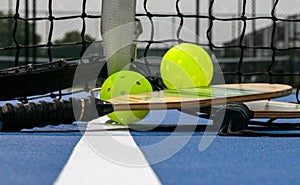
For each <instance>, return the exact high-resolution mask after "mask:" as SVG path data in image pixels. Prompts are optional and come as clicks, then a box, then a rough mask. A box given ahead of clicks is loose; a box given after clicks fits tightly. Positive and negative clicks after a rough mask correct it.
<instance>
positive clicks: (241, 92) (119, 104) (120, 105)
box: [108, 83, 292, 110]
mask: <svg viewBox="0 0 300 185" xmlns="http://www.w3.org/2000/svg"><path fill="white" fill-rule="evenodd" d="M291 92H292V87H290V86H288V85H280V84H263V83H253V84H225V85H213V86H210V87H199V88H193V89H179V90H166V91H157V92H148V93H139V94H134V95H125V96H120V97H117V98H113V99H110V100H108V101H109V102H111V103H112V104H113V106H114V110H128V109H131V110H149V109H153V110H161V109H189V108H195V107H199V106H211V105H212V104H223V103H226V102H233V101H237V102H247V101H255V100H264V99H270V98H276V97H281V96H287V95H289V94H291Z"/></svg>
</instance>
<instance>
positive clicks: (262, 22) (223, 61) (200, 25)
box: [0, 0, 300, 99]
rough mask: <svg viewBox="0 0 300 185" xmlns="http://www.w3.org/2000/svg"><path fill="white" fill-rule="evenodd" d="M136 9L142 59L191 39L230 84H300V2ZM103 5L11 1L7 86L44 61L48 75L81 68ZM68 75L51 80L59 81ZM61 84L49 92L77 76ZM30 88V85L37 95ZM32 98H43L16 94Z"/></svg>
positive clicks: (90, 0) (191, 2) (187, 3)
mask: <svg viewBox="0 0 300 185" xmlns="http://www.w3.org/2000/svg"><path fill="white" fill-rule="evenodd" d="M133 6H136V16H135V17H136V20H137V22H139V24H138V28H137V30H139V31H138V32H139V33H138V36H137V37H136V38H135V42H136V43H137V54H136V55H137V58H142V57H145V58H147V57H149V56H158V57H161V56H163V54H164V53H165V52H166V51H167V50H168V49H169V48H170V47H172V46H173V45H175V44H178V43H182V42H189V43H195V44H198V45H200V46H203V47H207V48H209V49H210V50H211V51H212V52H213V53H214V55H215V56H216V59H217V61H218V63H219V64H220V66H221V68H222V71H223V74H224V77H225V81H226V82H228V83H237V82H238V83H244V82H270V83H275V82H276V83H285V84H290V85H293V86H298V84H299V82H300V81H299V75H300V73H299V70H300V69H299V66H300V65H298V62H299V54H298V53H299V52H298V50H299V49H300V47H299V41H300V40H299V34H300V29H299V25H300V24H299V22H300V12H299V7H300V3H298V2H297V1H293V2H292V3H290V4H286V3H285V2H284V1H283V0H268V1H259V0H252V1H246V0H241V1H240V0H228V1H226V2H224V1H220V0H206V1H204V0H184V1H183V0H165V1H159V0H151V1H150V0H137V1H136V4H133ZM101 8H102V1H95V0H81V1H76V2H73V1H71V0H60V1H58V0H48V1H43V2H41V1H36V0H13V1H12V0H7V1H6V2H4V3H3V6H2V7H1V8H0V24H1V28H0V33H1V35H2V37H1V39H0V67H1V71H0V77H1V78H2V79H3V80H2V81H1V83H4V84H5V82H7V79H8V78H7V76H8V75H10V77H11V76H17V75H18V74H19V73H20V72H22V71H26V70H28V66H30V67H31V69H32V66H36V65H37V64H39V65H41V64H43V65H44V67H43V69H45V68H46V69H47V70H48V69H49V66H51V67H53V66H54V67H55V66H56V65H57V66H58V67H59V66H64V65H67V66H70V65H71V66H73V65H74V64H75V63H80V62H82V57H84V56H85V52H86V50H87V48H88V47H89V45H90V44H91V43H95V42H98V43H102V42H103V38H102V35H101V31H100V26H101V25H100V23H101V19H102V11H101ZM115 11H118V10H115ZM93 57H94V58H93V59H92V61H94V60H95V56H93ZM103 57H105V56H104V54H103V51H102V50H101V48H99V53H98V54H97V57H96V58H97V61H102V60H104V59H103ZM61 58H63V59H64V60H59V59H61ZM70 62H71V63H70ZM151 62H153V61H151V60H149V61H147V64H148V65H151ZM154 62H155V61H154ZM54 64H55V65H54ZM61 64H64V65H61ZM24 65H25V66H26V67H24ZM73 67H74V66H73ZM38 69H39V68H38ZM68 69H70V68H68ZM72 69H73V68H72ZM69 71H70V72H69V73H70V74H72V72H73V71H72V70H69ZM61 75H63V73H59V74H55V75H52V77H51V76H49V78H53V79H54V80H53V81H55V79H57V81H58V78H61ZM105 75H107V74H104V75H103V76H105ZM27 76H30V74H27ZM26 78H27V77H26ZM35 78H37V77H35ZM27 79H28V78H27ZM16 81H17V78H16ZM33 81H34V79H33ZM43 83H45V82H43ZM10 84H11V83H10ZM54 84H55V85H53V88H50V89H48V91H56V90H62V89H63V88H67V87H68V86H70V85H72V84H71V79H70V80H69V82H68V83H64V85H60V84H62V82H57V83H54ZM19 85H21V84H19ZM40 85H41V84H37V85H36V86H35V87H34V88H40ZM28 86H29V85H27V86H26V87H25V86H24V85H23V86H22V88H23V89H26V88H27V89H28V90H27V91H30V90H29V87H28ZM14 88H15V86H14V85H11V86H8V85H7V86H6V89H7V90H6V94H1V96H2V97H5V96H8V94H11V92H12V91H13V90H11V91H9V89H14ZM30 88H33V87H32V86H31V87H30ZM46 91H47V90H46V89H45V90H43V91H38V93H39V94H40V93H46ZM32 94H36V93H24V94H22V93H21V94H15V95H14V97H17V96H18V97H20V96H22V97H23V96H27V95H32ZM8 98H13V97H12V96H8ZM4 99H5V98H4Z"/></svg>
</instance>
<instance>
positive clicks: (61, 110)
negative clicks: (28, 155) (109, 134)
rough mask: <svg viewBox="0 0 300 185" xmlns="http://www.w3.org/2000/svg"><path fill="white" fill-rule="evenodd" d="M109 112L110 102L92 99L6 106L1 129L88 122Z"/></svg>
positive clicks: (0, 118) (1, 113)
mask: <svg viewBox="0 0 300 185" xmlns="http://www.w3.org/2000/svg"><path fill="white" fill-rule="evenodd" d="M111 112H113V105H112V104H111V103H109V102H106V101H102V100H99V99H96V98H93V97H89V98H85V99H76V98H70V99H69V100H63V101H58V100H54V101H53V102H45V101H40V102H38V103H32V102H30V103H26V104H16V105H12V104H9V103H8V104H6V105H4V106H2V107H0V130H1V131H20V130H22V129H24V128H27V129H30V128H33V127H44V126H47V125H54V126H56V125H59V124H71V123H73V122H74V121H90V120H92V119H96V118H98V117H100V116H104V115H106V114H109V113H111Z"/></svg>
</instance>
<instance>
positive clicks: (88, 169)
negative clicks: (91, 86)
mask: <svg viewBox="0 0 300 185" xmlns="http://www.w3.org/2000/svg"><path fill="white" fill-rule="evenodd" d="M100 119H101V120H100V121H101V123H105V122H106V120H107V117H102V118H100ZM98 121H99V120H98ZM97 125H98V127H99V125H100V124H99V123H98V124H93V123H89V124H88V127H93V128H94V129H97ZM101 129H102V130H103V125H102V126H100V127H99V129H98V130H99V131H93V132H85V134H84V135H83V136H82V138H81V139H80V141H79V142H78V144H77V146H76V147H75V149H74V151H73V153H72V155H71V156H70V158H69V160H68V162H67V164H66V165H65V166H64V168H63V170H62V172H61V174H60V175H59V177H58V178H57V180H56V182H55V184H56V185H69V184H72V185H77V184H78V185H83V184H101V185H118V184H122V185H123V184H130V185H135V184H136V185H142V184H151V185H156V184H161V183H160V181H159V179H158V177H157V176H156V174H155V173H154V171H153V170H152V168H151V167H150V165H146V166H143V167H133V166H126V165H121V164H118V163H116V162H112V161H111V160H107V159H106V158H104V157H102V156H101V155H99V152H97V151H96V150H95V148H97V147H101V144H103V142H105V141H106V140H110V139H111V137H112V136H111V135H110V134H107V133H106V134H105V132H108V131H101ZM111 132H113V137H114V139H115V140H116V141H120V143H123V144H126V145H128V146H131V147H133V148H134V150H133V151H131V153H130V156H128V155H127V156H126V157H130V158H131V159H130V160H137V161H139V163H141V162H142V163H143V164H148V163H147V160H146V159H145V157H144V155H143V153H142V152H141V151H140V149H139V148H138V146H137V145H136V143H135V142H134V140H133V138H132V136H131V135H130V133H129V131H128V130H127V129H124V130H121V131H111ZM108 137H110V138H108ZM91 143H92V144H91ZM95 145H99V146H95ZM112 145H114V144H112ZM115 147H118V146H115ZM111 148H112V149H114V146H111ZM119 155H120V156H122V153H119Z"/></svg>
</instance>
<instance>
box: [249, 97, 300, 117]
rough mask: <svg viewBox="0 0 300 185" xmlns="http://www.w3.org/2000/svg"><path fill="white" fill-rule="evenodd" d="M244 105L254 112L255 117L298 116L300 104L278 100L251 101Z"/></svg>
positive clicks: (299, 115) (299, 114)
mask: <svg viewBox="0 0 300 185" xmlns="http://www.w3.org/2000/svg"><path fill="white" fill-rule="evenodd" d="M246 105H247V106H248V107H249V109H251V110H252V111H253V112H254V117H255V118H299V117H300V105H299V104H296V103H288V102H278V101H268V100H262V101H253V102H247V103H246Z"/></svg>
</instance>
